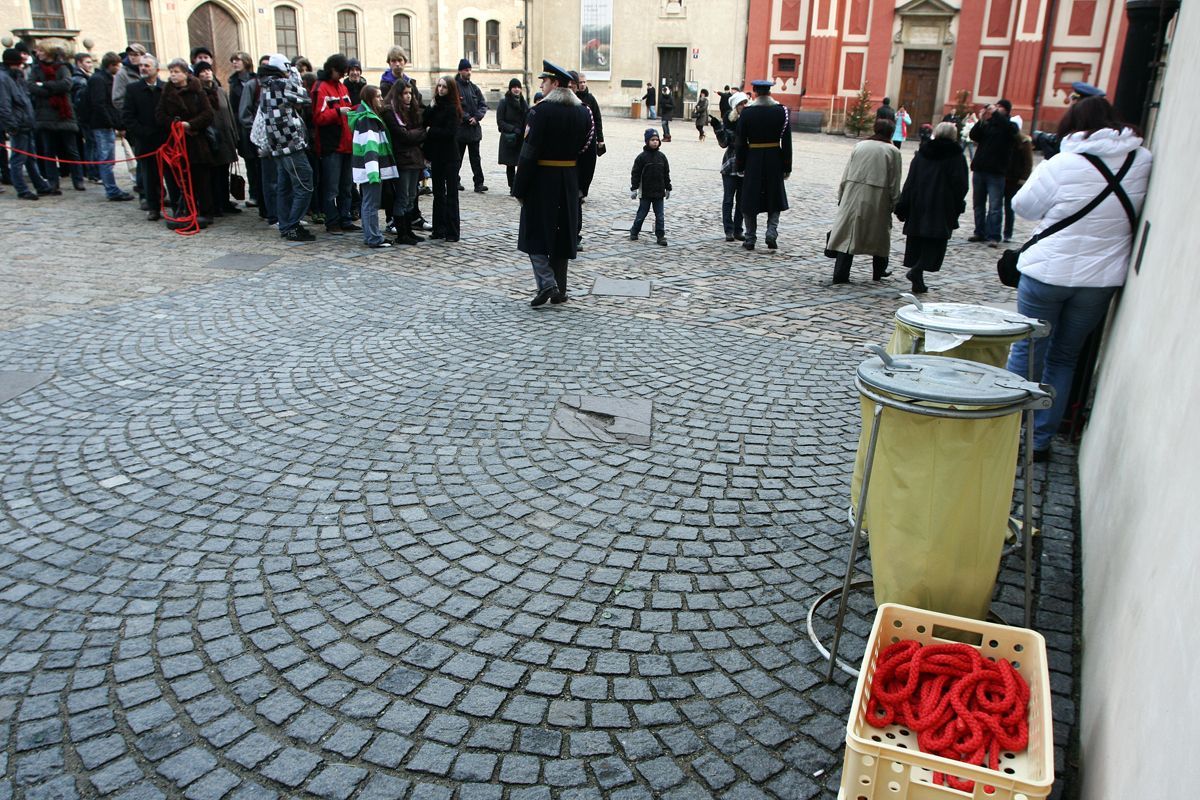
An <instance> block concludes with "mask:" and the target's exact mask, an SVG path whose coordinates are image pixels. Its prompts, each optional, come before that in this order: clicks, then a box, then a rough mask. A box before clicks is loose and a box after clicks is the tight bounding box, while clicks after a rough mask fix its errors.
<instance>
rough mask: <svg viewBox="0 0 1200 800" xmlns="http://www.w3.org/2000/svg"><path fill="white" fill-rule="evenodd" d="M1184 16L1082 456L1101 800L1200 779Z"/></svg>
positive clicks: (1188, 53)
mask: <svg viewBox="0 0 1200 800" xmlns="http://www.w3.org/2000/svg"><path fill="white" fill-rule="evenodd" d="M1180 13H1181V15H1182V16H1181V17H1180V19H1179V21H1178V27H1177V31H1176V37H1175V41H1174V44H1173V47H1172V50H1171V55H1170V66H1169V68H1168V71H1167V76H1166V83H1165V90H1164V95H1163V105H1162V112H1161V116H1160V117H1159V122H1158V127H1157V129H1156V131H1155V134H1154V141H1153V142H1152V147H1153V150H1154V156H1155V164H1154V174H1153V178H1152V180H1151V185H1150V193H1149V195H1148V197H1147V204H1146V208H1145V211H1144V213H1143V219H1144V220H1148V221H1149V222H1150V224H1151V232H1150V235H1149V237H1147V241H1146V247H1145V252H1144V256H1143V258H1142V265H1141V272H1140V274H1136V275H1135V274H1134V273H1133V272H1132V270H1131V272H1130V276H1129V280H1128V282H1127V284H1126V288H1125V291H1124V294H1123V297H1122V299H1121V304H1120V308H1119V311H1118V313H1117V315H1116V317H1115V319H1114V323H1113V326H1112V329H1111V332H1110V335H1109V337H1108V340H1107V343H1106V350H1105V354H1104V360H1103V364H1102V370H1101V377H1100V380H1099V383H1098V386H1097V392H1096V398H1097V399H1096V405H1095V409H1094V413H1093V415H1092V420H1091V423H1090V425H1089V427H1088V431H1087V434H1086V436H1085V438H1084V444H1083V449H1082V452H1081V456H1080V492H1081V501H1082V502H1081V509H1082V526H1083V577H1084V594H1083V614H1084V630H1083V680H1082V690H1083V695H1082V703H1081V708H1080V714H1081V744H1082V771H1083V779H1084V786H1083V790H1082V793H1081V794H1080V796H1081V797H1085V798H1088V800H1128V799H1129V798H1163V797H1181V796H1183V795H1187V794H1189V793H1190V790H1188V789H1187V788H1186V787H1187V786H1190V785H1193V784H1194V783H1195V779H1196V777H1197V776H1198V775H1200V767H1197V764H1196V761H1195V760H1194V758H1195V756H1194V754H1193V753H1192V752H1191V750H1192V744H1193V740H1192V737H1191V734H1192V729H1191V726H1192V722H1193V718H1194V715H1195V713H1196V709H1198V708H1200V683H1197V681H1196V679H1195V674H1196V665H1197V663H1198V659H1200V634H1197V631H1196V626H1195V620H1196V618H1197V616H1198V615H1200V588H1198V587H1197V579H1196V572H1197V564H1200V532H1198V531H1197V525H1196V519H1197V513H1196V512H1197V508H1198V506H1197V503H1196V497H1197V483H1198V482H1200V455H1198V453H1200V433H1198V432H1200V423H1198V421H1197V419H1196V416H1195V409H1194V408H1193V407H1192V403H1194V402H1195V401H1196V399H1197V397H1200V352H1198V350H1200V348H1198V346H1197V341H1198V339H1197V335H1196V308H1197V300H1198V299H1200V267H1198V264H1197V253H1200V227H1198V226H1197V225H1196V210H1195V203H1194V200H1193V198H1194V197H1195V196H1196V195H1195V192H1196V186H1197V185H1200V162H1198V161H1197V159H1196V158H1195V143H1196V141H1198V137H1200V117H1197V115H1196V109H1195V76H1196V75H1200V7H1197V6H1196V5H1195V4H1186V3H1185V4H1184V6H1183V10H1182V11H1181V12H1180ZM1135 254H1136V249H1135Z"/></svg>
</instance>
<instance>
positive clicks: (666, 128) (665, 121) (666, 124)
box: [662, 117, 671, 139]
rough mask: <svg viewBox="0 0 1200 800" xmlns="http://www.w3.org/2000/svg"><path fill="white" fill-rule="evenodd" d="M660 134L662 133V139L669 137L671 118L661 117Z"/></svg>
mask: <svg viewBox="0 0 1200 800" xmlns="http://www.w3.org/2000/svg"><path fill="white" fill-rule="evenodd" d="M662 135H663V138H664V139H666V138H667V137H669V136H670V135H671V118H670V117H663V118H662Z"/></svg>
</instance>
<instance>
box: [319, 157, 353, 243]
mask: <svg viewBox="0 0 1200 800" xmlns="http://www.w3.org/2000/svg"><path fill="white" fill-rule="evenodd" d="M352 177H353V172H351V170H350V154H349V153H330V154H329V155H324V156H321V211H322V212H323V213H324V214H325V227H326V228H331V229H336V228H340V227H342V226H343V225H349V224H351V223H352V222H353V220H352V219H351V218H350V204H351V203H352V202H353V195H352V192H351V189H352V188H353V186H354V181H353V180H352Z"/></svg>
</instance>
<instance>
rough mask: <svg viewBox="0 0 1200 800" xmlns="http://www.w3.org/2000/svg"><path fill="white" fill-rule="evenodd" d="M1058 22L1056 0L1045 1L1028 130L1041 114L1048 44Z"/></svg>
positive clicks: (1033, 126) (1052, 37)
mask: <svg viewBox="0 0 1200 800" xmlns="http://www.w3.org/2000/svg"><path fill="white" fill-rule="evenodd" d="M1057 22H1058V0H1050V2H1048V3H1046V18H1045V19H1044V20H1042V58H1041V61H1040V62H1039V63H1038V71H1037V80H1036V81H1035V82H1034V84H1033V91H1034V95H1033V115H1032V119H1030V121H1029V130H1030V132H1033V131H1036V130H1037V129H1038V123H1039V122H1040V121H1041V116H1042V97H1043V96H1044V95H1045V94H1046V75H1047V73H1048V72H1049V71H1050V45H1051V44H1052V43H1053V41H1054V25H1055V24H1056V23H1057Z"/></svg>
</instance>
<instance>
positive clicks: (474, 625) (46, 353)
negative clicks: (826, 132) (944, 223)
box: [0, 120, 1077, 800]
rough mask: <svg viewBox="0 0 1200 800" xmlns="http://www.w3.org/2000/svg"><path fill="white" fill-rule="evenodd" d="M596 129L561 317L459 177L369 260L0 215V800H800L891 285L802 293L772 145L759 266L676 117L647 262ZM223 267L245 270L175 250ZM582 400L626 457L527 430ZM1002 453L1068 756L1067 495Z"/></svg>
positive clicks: (974, 268) (108, 221)
mask: <svg viewBox="0 0 1200 800" xmlns="http://www.w3.org/2000/svg"><path fill="white" fill-rule="evenodd" d="M607 127H608V133H609V138H608V145H609V148H610V151H609V155H607V156H606V157H605V158H604V159H602V161H601V168H600V175H599V176H598V179H597V183H596V185H595V186H594V187H593V196H592V198H591V200H590V201H589V202H588V204H587V207H586V208H587V211H586V220H587V226H586V228H585V236H586V250H585V251H584V253H583V254H582V256H583V257H582V258H581V259H580V260H579V261H578V262H577V263H576V264H575V265H574V266H573V268H572V277H571V281H572V301H571V302H570V303H568V304H566V305H565V306H561V307H552V308H546V309H544V310H541V311H534V310H531V309H529V308H528V306H527V304H526V303H525V301H526V300H527V299H528V296H529V295H530V294H531V293H532V280H531V276H530V274H529V268H528V264H527V262H526V261H524V260H523V259H522V258H521V257H520V255H519V254H518V253H516V252H515V249H514V241H513V240H514V238H515V237H514V234H513V231H514V230H515V219H516V215H517V206H516V204H515V202H514V201H512V199H511V198H508V197H506V196H505V195H504V192H503V189H502V186H503V172H502V169H500V168H497V167H495V166H489V170H488V171H489V182H490V183H491V185H492V190H493V191H492V192H491V193H489V194H487V195H474V194H467V195H464V203H463V226H464V237H463V240H462V242H461V243H459V244H458V245H446V244H436V243H427V244H424V245H422V246H420V247H417V248H405V249H399V248H398V249H396V250H392V251H384V252H379V251H369V250H367V249H365V248H363V247H362V246H361V242H359V241H358V240H356V239H353V238H352V237H350V236H346V237H340V238H337V239H333V238H326V237H322V238H321V240H320V241H318V242H317V243H314V244H305V245H288V244H284V243H282V242H281V241H280V240H279V239H278V237H277V236H276V235H275V234H274V233H273V232H271V231H268V230H266V229H265V226H262V225H261V223H259V222H257V220H256V219H252V218H251V214H243V215H241V216H240V217H237V218H233V219H225V220H221V221H219V223H218V225H217V226H216V227H214V228H213V229H211V230H209V231H206V232H204V233H203V234H202V235H200V236H197V237H193V238H183V237H179V236H176V235H174V234H170V233H168V232H166V231H165V230H164V229H162V228H161V227H160V226H158V225H154V224H151V223H149V222H145V221H142V220H141V219H140V217H139V216H138V215H136V214H134V213H133V212H132V210H131V209H129V208H128V207H127V204H126V205H122V204H114V203H105V202H103V201H102V200H101V199H100V196H99V195H100V193H99V192H98V191H89V192H88V193H86V194H85V195H80V196H69V197H65V198H59V199H58V202H57V203H56V202H51V201H50V200H44V201H42V202H41V203H38V204H36V205H35V204H24V203H17V202H16V201H13V200H12V199H11V194H8V195H5V196H4V197H3V198H0V236H2V237H3V241H4V245H5V250H6V253H7V256H8V257H7V259H5V260H4V262H3V263H2V264H0V281H3V285H4V286H5V292H4V300H3V301H2V304H0V326H2V327H3V328H4V329H5V332H3V333H0V371H21V372H41V373H50V374H52V376H51V377H50V378H49V380H47V381H46V382H44V383H42V384H40V385H38V386H36V387H35V388H33V389H30V390H28V391H26V392H24V393H23V394H20V395H18V396H17V397H16V398H15V399H12V400H9V401H7V402H4V403H2V404H0V462H2V463H3V464H4V465H5V466H4V470H3V476H2V477H0V506H2V516H0V733H3V736H4V738H3V740H2V741H3V743H4V744H3V746H2V747H0V775H2V777H0V798H8V797H18V798H70V797H94V796H110V795H111V796H114V797H120V798H128V799H129V800H134V798H158V797H186V798H189V799H190V800H201V799H202V798H220V797H236V798H260V797H261V798H273V797H283V796H297V797H299V796H306V797H307V796H317V797H334V798H349V797H355V798H364V799H365V798H391V797H395V798H401V797H404V798H452V797H453V798H463V799H464V800H467V799H468V798H481V799H482V798H501V797H505V798H513V799H514V800H518V799H519V800H532V799H534V798H539V799H540V798H579V799H581V800H582V799H583V798H600V797H606V798H616V799H617V800H633V799H634V798H650V797H662V798H672V799H673V800H683V799H684V798H707V797H720V798H730V800H733V799H735V798H736V799H738V800H740V799H742V798H761V797H775V798H808V797H818V796H819V797H832V796H833V795H834V794H836V790H837V780H838V772H839V769H840V763H841V751H842V745H841V743H842V740H843V736H844V726H845V719H846V716H847V714H848V711H849V704H850V698H849V695H850V692H851V691H852V688H853V686H852V684H851V683H849V682H848V680H847V679H845V678H844V677H839V679H838V680H837V681H835V682H834V683H833V684H828V685H827V684H825V683H823V682H822V680H821V677H820V676H821V673H822V668H823V664H824V662H823V661H822V660H821V658H820V656H819V654H818V653H817V651H816V649H815V648H814V646H813V645H812V644H811V643H810V642H809V641H808V638H807V634H806V633H805V632H804V616H805V614H806V613H807V609H808V606H809V605H810V603H811V602H812V600H813V599H814V598H815V597H816V596H817V595H819V594H820V593H822V592H824V591H826V590H827V589H829V588H831V587H832V586H834V585H837V583H838V582H839V580H840V574H841V572H842V570H843V567H844V563H845V557H846V544H847V539H848V536H847V534H848V531H847V527H846V525H845V505H846V495H847V483H848V481H847V476H848V474H849V465H850V463H851V462H852V460H853V454H854V449H855V444H856V441H857V436H858V411H857V404H856V402H857V401H856V399H855V396H854V393H853V391H852V388H851V380H852V375H853V368H854V365H855V364H857V362H858V361H859V360H861V358H862V355H861V350H860V348H861V345H862V344H863V343H865V342H868V341H870V342H882V341H884V340H886V337H887V334H888V331H889V330H890V321H889V320H890V317H891V314H892V312H893V311H894V309H895V308H896V306H897V301H896V299H895V298H896V291H897V287H898V284H897V280H896V278H893V279H891V280H890V281H888V282H884V283H883V284H872V283H871V282H870V281H866V280H865V279H864V277H863V275H864V273H865V272H866V270H867V265H866V264H862V265H860V266H858V267H856V277H855V280H856V283H854V284H852V285H851V286H848V287H837V288H836V289H835V288H834V287H831V286H829V275H830V262H828V261H827V260H825V259H824V258H823V257H822V256H821V254H820V251H821V249H822V244H823V240H824V231H825V230H826V229H827V228H828V225H829V222H830V220H831V218H832V215H833V207H834V198H835V191H836V182H837V179H838V177H839V176H840V173H841V169H842V166H843V164H844V161H845V157H846V154H847V153H848V151H849V146H850V143H848V142H846V141H844V140H841V139H835V138H828V137H819V136H801V137H797V139H796V144H797V158H796V160H797V170H796V173H795V174H794V176H793V180H792V182H791V184H790V191H791V193H792V199H793V206H794V207H793V210H792V211H791V212H789V213H788V214H786V215H785V217H784V223H783V227H782V231H781V249H780V250H779V251H778V252H770V251H766V250H758V251H755V252H753V253H746V252H744V251H742V250H741V249H740V248H738V247H736V246H735V245H727V244H726V243H725V242H724V241H723V237H722V236H721V235H720V229H719V223H717V222H716V221H717V220H718V219H719V217H718V209H717V206H718V205H719V177H718V175H717V172H716V166H717V163H718V162H719V158H720V156H719V152H718V149H717V148H716V146H715V145H713V144H712V142H711V139H710V141H709V142H705V143H703V144H700V143H697V142H693V141H690V139H691V138H692V137H693V136H694V130H693V129H691V128H690V127H688V126H686V125H683V124H680V125H679V126H678V128H679V131H678V132H677V136H676V139H675V142H673V143H672V144H670V145H668V147H667V153H668V155H669V156H670V158H671V160H672V166H673V173H674V174H673V180H674V183H675V191H674V192H673V194H672V199H671V200H670V201H669V202H668V212H667V213H668V237H669V239H670V246H669V247H667V248H661V247H657V246H655V245H654V244H653V242H652V240H650V241H647V240H645V239H643V241H642V242H638V243H633V242H629V241H628V240H627V238H626V234H625V232H624V231H625V230H627V228H628V224H629V221H630V220H631V218H632V213H633V207H632V205H631V203H630V201H629V200H628V192H627V190H628V184H627V183H626V181H627V175H628V169H629V167H630V165H631V163H632V160H633V156H634V154H635V153H636V150H637V147H638V146H639V145H640V142H641V135H640V132H641V130H642V128H643V127H644V126H643V125H640V124H638V123H635V122H631V121H623V120H612V121H610V122H609V125H608V126H607ZM494 138H495V137H494V136H492V137H489V140H490V141H489V143H488V145H487V147H494ZM486 152H487V150H486V147H485V153H486ZM485 160H486V161H494V158H486V157H485ZM468 183H469V181H468ZM68 221H70V223H69V222H68ZM963 235H965V234H963ZM901 245H902V242H901V241H900V240H897V241H895V242H894V246H895V247H897V248H898V247H899V246H901ZM239 252H240V253H253V254H258V255H267V256H272V257H278V260H277V261H275V262H274V263H273V264H271V265H270V266H267V267H265V268H263V269H261V270H259V271H255V272H238V271H233V270H228V269H220V268H215V267H211V266H206V264H208V263H209V262H211V261H213V260H214V259H216V258H218V257H220V256H224V255H227V254H230V253H239ZM897 252H898V251H897ZM994 255H995V252H994V251H989V250H986V249H977V248H975V247H973V246H968V245H966V244H965V243H964V242H962V241H961V237H960V241H958V242H956V243H955V244H954V245H953V246H952V249H951V255H950V258H949V260H948V263H947V267H946V269H945V271H944V272H943V273H942V275H940V276H938V277H937V278H936V279H934V280H931V281H930V283H931V284H934V285H937V286H939V287H940V289H939V291H938V293H937V296H938V297H939V299H940V298H945V299H955V300H988V301H1006V300H1010V299H1011V293H1009V292H1008V291H1007V290H1004V289H1003V287H999V286H998V284H996V283H995V280H994V277H993V274H994V273H993V270H992V266H991V264H992V263H993V262H994ZM897 266H898V260H897ZM598 276H604V277H609V278H643V279H650V280H651V281H652V282H653V286H654V291H653V295H652V297H651V298H650V299H648V300H646V299H629V298H609V297H590V296H588V295H587V293H586V290H587V289H588V287H590V285H591V283H592V280H593V279H594V278H596V277H598ZM580 393H582V394H592V395H609V396H618V397H627V398H641V399H645V400H650V401H652V402H653V404H654V411H653V430H652V441H651V443H650V444H649V445H645V446H636V447H635V446H631V445H599V444H594V443H586V442H571V441H563V440H557V439H547V438H545V436H544V434H545V433H546V430H547V428H548V426H549V423H550V417H551V414H552V412H553V410H554V407H555V403H556V402H557V401H558V399H559V398H560V397H562V396H563V395H564V394H580ZM1038 469H1039V472H1038V475H1037V477H1038V491H1039V494H1038V497H1037V505H1038V509H1039V513H1040V516H1041V521H1042V524H1043V528H1044V534H1045V535H1044V536H1043V537H1042V541H1041V543H1040V546H1039V549H1040V550H1041V560H1042V564H1041V569H1040V583H1039V587H1040V598H1039V608H1038V627H1039V628H1041V629H1042V630H1043V631H1044V632H1045V633H1046V634H1047V637H1048V639H1049V641H1050V645H1051V648H1052V650H1053V653H1052V656H1051V662H1052V666H1053V669H1054V675H1053V680H1054V689H1055V692H1056V696H1055V714H1056V719H1057V720H1058V723H1057V725H1056V736H1057V739H1056V741H1058V743H1059V753H1058V758H1057V763H1058V765H1059V769H1060V770H1063V772H1064V777H1067V778H1069V777H1070V769H1069V768H1067V767H1066V763H1067V758H1066V754H1065V747H1066V744H1067V742H1068V741H1069V738H1070V734H1071V731H1072V728H1073V725H1074V719H1075V710H1074V705H1073V697H1074V687H1075V683H1074V678H1073V675H1074V672H1075V665H1074V656H1073V653H1074V650H1075V648H1074V636H1075V631H1076V627H1075V625H1076V617H1077V605H1076V598H1075V590H1074V575H1075V565H1074V555H1073V554H1074V553H1075V549H1074V538H1075V534H1074V525H1073V520H1072V516H1073V513H1074V512H1073V508H1074V500H1073V493H1074V489H1073V483H1072V481H1073V477H1072V474H1071V471H1070V464H1069V463H1068V461H1067V460H1066V458H1065V457H1060V460H1059V461H1056V462H1055V463H1054V464H1052V465H1051V467H1050V469H1049V471H1047V470H1045V469H1043V468H1041V467H1039V468H1038ZM862 566H863V568H864V569H865V568H867V566H868V565H867V564H866V559H865V558H864V562H863V564H862ZM1015 567H1016V564H1015V561H1013V562H1011V563H1006V568H1005V570H1004V573H1003V575H1002V580H1001V586H1000V590H999V595H998V603H997V606H996V607H997V609H998V610H999V611H1000V612H1001V613H1002V614H1003V615H1004V616H1005V617H1006V618H1008V619H1010V620H1017V619H1019V616H1020V614H1019V610H1017V606H1019V604H1020V602H1021V600H1020V593H1021V581H1020V578H1019V576H1017V575H1016V572H1015V569H1014V568H1015ZM855 605H856V609H855V614H854V615H853V616H852V618H851V621H850V626H851V631H852V635H851V636H850V639H849V641H847V642H846V644H845V648H846V649H845V650H844V652H847V653H849V652H852V651H853V650H854V648H858V652H861V648H862V644H863V642H862V638H861V637H862V635H863V634H864V633H865V631H866V629H867V626H868V625H869V618H870V611H871V609H870V608H869V601H868V600H867V598H856V602H855ZM1060 791H1061V786H1060Z"/></svg>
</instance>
